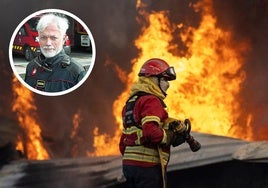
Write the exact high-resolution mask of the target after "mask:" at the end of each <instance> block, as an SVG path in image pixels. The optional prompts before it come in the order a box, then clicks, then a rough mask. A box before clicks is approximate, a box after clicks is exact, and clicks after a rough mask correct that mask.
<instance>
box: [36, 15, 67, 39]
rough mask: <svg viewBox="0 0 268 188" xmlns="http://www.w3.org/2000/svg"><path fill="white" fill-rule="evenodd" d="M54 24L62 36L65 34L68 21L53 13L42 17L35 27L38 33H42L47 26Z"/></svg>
mask: <svg viewBox="0 0 268 188" xmlns="http://www.w3.org/2000/svg"><path fill="white" fill-rule="evenodd" d="M51 23H55V24H56V26H57V28H58V29H59V30H60V32H61V34H62V35H65V34H66V31H67V29H68V27H69V21H68V19H67V18H65V17H63V16H58V15H55V14H53V13H50V14H45V15H43V16H42V17H41V18H40V20H39V21H38V24H37V26H36V30H37V31H38V32H40V31H43V30H44V29H45V28H46V27H47V26H48V25H49V24H51Z"/></svg>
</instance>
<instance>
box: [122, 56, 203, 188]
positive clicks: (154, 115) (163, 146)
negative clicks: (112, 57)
mask: <svg viewBox="0 0 268 188" xmlns="http://www.w3.org/2000/svg"><path fill="white" fill-rule="evenodd" d="M138 76H139V79H138V81H137V82H136V83H134V84H133V85H132V88H131V91H130V97H129V99H128V100H127V102H126V105H125V106H124V108H123V110H122V119H123V126H124V128H123V131H122V135H121V138H120V143H119V149H120V152H121V154H122V163H123V174H124V176H125V178H126V184H127V187H129V188H134V187H135V188H142V187H154V188H163V187H166V167H167V164H168V162H169V157H170V146H171V145H173V146H178V145H181V144H182V143H184V142H185V139H186V136H185V135H186V133H189V131H190V127H189V126H187V124H184V122H182V121H180V120H177V119H174V118H170V117H169V116H168V113H167V111H166V105H165V103H164V101H163V100H164V99H165V98H166V95H167V94H166V91H167V89H168V88H169V81H172V80H175V79H176V73H175V70H174V68H173V67H170V66H169V65H168V63H167V62H165V61H164V60H162V59H159V58H152V59H149V60H148V61H146V62H145V63H144V64H143V66H142V67H141V69H140V72H139V74H138ZM197 147H198V146H197Z"/></svg>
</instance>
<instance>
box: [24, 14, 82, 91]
mask: <svg viewBox="0 0 268 188" xmlns="http://www.w3.org/2000/svg"><path fill="white" fill-rule="evenodd" d="M68 27H69V26H68V20H67V18H65V17H63V16H60V15H56V14H52V13H48V14H45V15H43V16H42V17H41V18H40V20H39V22H38V24H37V27H36V29H37V31H38V41H39V44H40V50H41V54H40V55H39V56H37V57H36V58H35V59H33V60H32V61H31V62H30V63H29V64H28V65H27V67H26V75H25V82H26V83H27V84H29V85H30V86H32V87H33V88H35V89H38V90H41V91H44V92H60V91H64V90H67V89H69V88H71V87H73V86H74V85H76V84H77V83H78V82H79V81H80V80H81V79H82V78H83V77H84V75H85V73H86V71H85V69H84V68H83V67H82V66H81V65H80V64H78V63H77V62H75V61H74V60H73V59H71V58H70V57H69V56H68V55H67V54H66V53H65V51H64V49H63V46H64V43H65V40H66V39H67V38H66V37H67V35H66V31H67V29H68Z"/></svg>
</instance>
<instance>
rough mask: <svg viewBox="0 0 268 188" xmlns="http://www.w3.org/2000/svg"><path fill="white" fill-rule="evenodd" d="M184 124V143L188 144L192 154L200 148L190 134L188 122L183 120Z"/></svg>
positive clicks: (189, 123) (190, 126)
mask: <svg viewBox="0 0 268 188" xmlns="http://www.w3.org/2000/svg"><path fill="white" fill-rule="evenodd" d="M184 124H185V126H186V132H185V141H186V142H187V143H188V145H189V147H190V149H191V150H192V152H196V151H198V150H199V149H200V148H201V144H200V143H199V142H198V141H197V140H195V139H194V137H193V136H192V135H191V134H190V132H191V128H192V125H191V122H190V120H189V119H185V120H184Z"/></svg>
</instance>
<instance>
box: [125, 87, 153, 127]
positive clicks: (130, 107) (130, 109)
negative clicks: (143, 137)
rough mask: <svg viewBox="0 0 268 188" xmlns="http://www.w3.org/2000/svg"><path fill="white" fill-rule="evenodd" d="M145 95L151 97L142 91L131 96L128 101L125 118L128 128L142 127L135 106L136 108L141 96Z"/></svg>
mask: <svg viewBox="0 0 268 188" xmlns="http://www.w3.org/2000/svg"><path fill="white" fill-rule="evenodd" d="M144 95H150V94H149V93H146V92H142V91H140V92H137V93H135V94H134V95H132V96H130V97H129V99H128V100H127V102H126V107H125V116H124V117H123V121H124V124H125V126H126V127H131V126H137V127H140V126H139V125H138V122H137V121H136V118H135V115H134V106H135V103H136V101H137V100H138V99H139V98H140V97H141V96H144Z"/></svg>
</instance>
